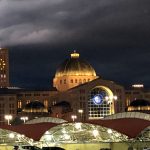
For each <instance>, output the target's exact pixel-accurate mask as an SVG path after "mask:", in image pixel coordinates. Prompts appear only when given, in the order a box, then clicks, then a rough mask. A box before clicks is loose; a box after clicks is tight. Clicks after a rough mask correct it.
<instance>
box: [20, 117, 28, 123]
mask: <svg viewBox="0 0 150 150" xmlns="http://www.w3.org/2000/svg"><path fill="white" fill-rule="evenodd" d="M20 119H21V120H23V122H24V123H25V122H26V120H28V117H21V118H20Z"/></svg>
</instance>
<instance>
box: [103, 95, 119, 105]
mask: <svg viewBox="0 0 150 150" xmlns="http://www.w3.org/2000/svg"><path fill="white" fill-rule="evenodd" d="M117 99H118V97H117V96H116V95H113V96H112V95H110V96H106V97H105V100H106V101H107V103H108V104H111V103H112V102H113V100H115V101H116V100H117Z"/></svg>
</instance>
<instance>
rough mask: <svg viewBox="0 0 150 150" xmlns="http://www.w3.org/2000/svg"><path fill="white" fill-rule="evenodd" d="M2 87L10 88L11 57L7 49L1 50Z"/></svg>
mask: <svg viewBox="0 0 150 150" xmlns="http://www.w3.org/2000/svg"><path fill="white" fill-rule="evenodd" d="M0 87H1V88H5V87H9V57H8V49H6V48H0Z"/></svg>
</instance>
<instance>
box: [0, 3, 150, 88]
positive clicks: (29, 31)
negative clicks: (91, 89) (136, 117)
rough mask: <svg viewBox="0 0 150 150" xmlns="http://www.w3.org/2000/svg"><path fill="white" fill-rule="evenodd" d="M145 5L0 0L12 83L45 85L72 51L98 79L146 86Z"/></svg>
mask: <svg viewBox="0 0 150 150" xmlns="http://www.w3.org/2000/svg"><path fill="white" fill-rule="evenodd" d="M149 6H150V1H149V0H142V1H139V0H132V1H131V0H113V1H112V0H107V1H106V0H95V1H91V0H86V1H85V0H83V1H81V0H76V1H73V0H30V1H29V0H21V1H19V0H1V1H0V20H1V21H0V40H1V44H2V46H3V45H4V46H7V47H9V48H10V63H11V64H10V66H11V81H12V83H13V84H17V85H21V86H22V85H25V86H30V85H31V86H39V85H43V86H49V84H50V82H51V80H52V76H54V73H55V70H56V68H57V67H58V65H59V63H61V62H62V61H63V60H64V59H65V58H66V57H67V55H69V53H70V51H71V50H72V49H77V50H79V52H80V53H81V57H82V58H84V59H87V60H88V61H90V62H91V64H92V65H93V66H94V68H95V69H96V71H97V73H98V74H100V75H102V76H103V77H104V78H108V79H111V80H116V81H118V82H121V83H123V84H129V83H132V82H138V81H140V82H144V83H145V84H147V85H149V84H150V80H149V77H148V75H149V74H150V72H149V69H148V64H150V61H149V56H150V52H149V48H150V41H149V39H150V28H149V26H150V11H149ZM37 66H38V67H37ZM42 79H43V80H42Z"/></svg>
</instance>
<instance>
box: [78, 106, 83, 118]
mask: <svg viewBox="0 0 150 150" xmlns="http://www.w3.org/2000/svg"><path fill="white" fill-rule="evenodd" d="M78 113H79V114H80V119H81V120H82V114H83V109H79V110H78Z"/></svg>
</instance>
